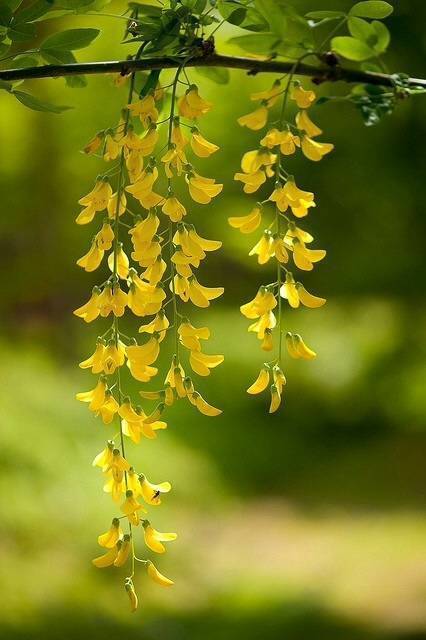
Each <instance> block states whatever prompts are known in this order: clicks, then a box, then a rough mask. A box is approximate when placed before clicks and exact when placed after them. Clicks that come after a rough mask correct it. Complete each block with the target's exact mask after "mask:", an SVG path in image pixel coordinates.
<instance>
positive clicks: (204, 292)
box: [189, 276, 224, 308]
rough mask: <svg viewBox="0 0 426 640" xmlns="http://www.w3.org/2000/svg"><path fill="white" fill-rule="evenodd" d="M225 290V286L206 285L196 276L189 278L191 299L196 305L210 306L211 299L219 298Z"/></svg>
mask: <svg viewBox="0 0 426 640" xmlns="http://www.w3.org/2000/svg"><path fill="white" fill-rule="evenodd" d="M223 292H224V288H223V287H204V286H203V285H202V284H200V283H199V282H198V280H197V278H196V277H195V276H191V277H190V278H189V299H190V300H191V302H192V304H194V305H195V306H196V307H201V308H206V307H208V306H210V300H214V299H215V298H218V297H219V296H221V295H222V293H223Z"/></svg>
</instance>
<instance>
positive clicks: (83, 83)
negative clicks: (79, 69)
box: [65, 76, 87, 89]
mask: <svg viewBox="0 0 426 640" xmlns="http://www.w3.org/2000/svg"><path fill="white" fill-rule="evenodd" d="M65 82H66V84H67V86H68V87H71V89H84V87H87V80H86V77H85V76H65Z"/></svg>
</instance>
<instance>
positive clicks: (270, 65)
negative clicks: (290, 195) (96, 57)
mask: <svg viewBox="0 0 426 640" xmlns="http://www.w3.org/2000/svg"><path fill="white" fill-rule="evenodd" d="M181 64H182V60H179V59H178V58H169V57H153V58H142V59H140V60H118V61H108V62H82V63H76V64H63V65H55V64H52V65H50V64H49V65H43V66H40V67H27V68H26V69H7V70H4V71H0V80H3V81H8V82H11V81H15V80H29V79H33V78H57V77H61V76H74V75H83V74H103V73H122V74H123V75H126V74H127V73H130V72H132V71H146V70H150V69H171V68H176V67H179V66H180V65H181ZM293 65H294V63H293V62H282V61H279V60H259V59H257V58H242V57H237V56H223V55H219V54H216V53H214V54H211V55H208V56H200V57H197V58H192V59H190V60H189V61H188V62H187V63H186V65H185V66H187V67H227V68H228V69H246V70H247V71H248V72H249V73H251V74H253V75H254V74H257V73H287V72H289V71H291V69H292V68H293ZM297 74H298V75H304V76H309V77H311V78H312V79H314V80H316V81H317V82H318V83H320V82H327V81H337V80H344V81H346V82H361V83H368V84H374V85H381V86H386V87H392V86H394V82H393V79H392V76H390V75H387V74H385V73H372V72H368V71H358V70H357V69H345V68H343V67H341V66H340V65H336V66H331V65H326V64H319V65H318V66H315V65H309V64H303V63H301V64H299V66H298V67H297ZM408 84H409V85H411V86H418V87H424V88H426V79H424V78H409V80H408Z"/></svg>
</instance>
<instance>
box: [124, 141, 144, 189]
mask: <svg viewBox="0 0 426 640" xmlns="http://www.w3.org/2000/svg"><path fill="white" fill-rule="evenodd" d="M125 156H126V167H127V173H128V176H129V180H130V182H131V183H132V184H133V183H134V182H136V180H139V178H140V177H141V174H142V171H143V156H142V154H141V152H140V151H139V149H130V150H129V151H128V152H127V153H126V154H125Z"/></svg>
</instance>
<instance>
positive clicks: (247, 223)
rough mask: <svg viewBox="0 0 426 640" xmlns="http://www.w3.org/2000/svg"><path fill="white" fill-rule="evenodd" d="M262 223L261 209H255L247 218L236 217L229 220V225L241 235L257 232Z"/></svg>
mask: <svg viewBox="0 0 426 640" xmlns="http://www.w3.org/2000/svg"><path fill="white" fill-rule="evenodd" d="M261 222H262V211H261V209H260V207H254V209H252V210H251V211H250V213H248V214H247V215H246V216H235V217H231V218H228V223H229V225H230V226H231V227H233V228H234V229H238V231H240V232H241V233H252V232H253V231H256V229H257V228H258V227H259V225H260V223H261Z"/></svg>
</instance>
